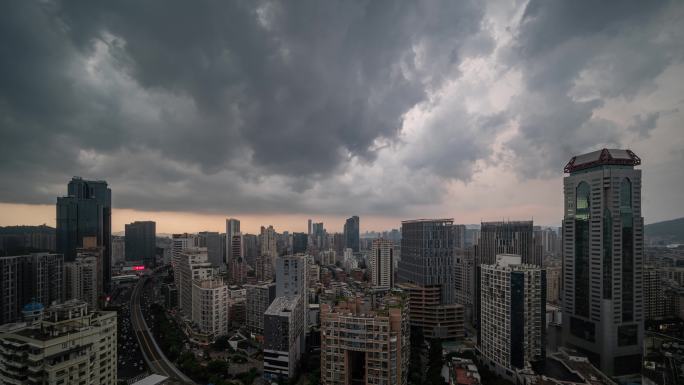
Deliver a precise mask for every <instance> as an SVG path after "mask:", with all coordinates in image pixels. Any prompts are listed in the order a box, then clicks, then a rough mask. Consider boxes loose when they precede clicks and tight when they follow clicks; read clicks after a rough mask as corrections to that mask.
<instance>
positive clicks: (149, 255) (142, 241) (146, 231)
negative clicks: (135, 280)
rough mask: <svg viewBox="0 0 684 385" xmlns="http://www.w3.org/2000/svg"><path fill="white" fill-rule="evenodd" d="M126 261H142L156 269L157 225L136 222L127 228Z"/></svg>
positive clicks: (148, 266) (150, 222) (148, 222)
mask: <svg viewBox="0 0 684 385" xmlns="http://www.w3.org/2000/svg"><path fill="white" fill-rule="evenodd" d="M125 232H126V244H125V247H126V260H127V261H141V262H142V263H143V264H144V265H145V267H147V268H154V267H155V266H156V256H157V224H156V223H155V222H153V221H136V222H133V223H129V224H127V225H126V227H125Z"/></svg>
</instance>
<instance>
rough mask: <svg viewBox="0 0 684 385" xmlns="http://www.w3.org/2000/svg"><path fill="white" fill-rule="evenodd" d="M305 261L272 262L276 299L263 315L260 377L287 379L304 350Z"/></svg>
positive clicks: (292, 257)
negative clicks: (262, 361)
mask: <svg viewBox="0 0 684 385" xmlns="http://www.w3.org/2000/svg"><path fill="white" fill-rule="evenodd" d="M308 266H309V265H308V258H307V257H306V256H305V255H301V254H300V255H285V256H281V257H278V258H277V259H276V299H275V300H274V301H273V302H272V303H271V305H270V306H269V307H268V309H267V310H266V313H265V315H264V377H265V378H267V379H275V378H277V377H283V378H289V377H291V376H292V375H293V369H294V368H295V367H296V366H297V364H298V363H299V359H300V358H301V354H302V352H303V351H304V342H305V340H306V338H305V331H306V324H307V322H306V319H307V314H308V310H309V294H308V284H307V281H308V277H309V267H308Z"/></svg>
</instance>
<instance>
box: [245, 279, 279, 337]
mask: <svg viewBox="0 0 684 385" xmlns="http://www.w3.org/2000/svg"><path fill="white" fill-rule="evenodd" d="M245 289H246V290H247V295H246V297H247V298H246V304H245V319H246V326H247V329H248V330H249V331H250V332H251V333H254V334H256V335H263V334H264V313H265V312H266V309H268V307H269V306H270V305H271V303H272V302H273V300H274V299H275V298H276V285H275V283H270V282H269V283H261V284H257V285H245Z"/></svg>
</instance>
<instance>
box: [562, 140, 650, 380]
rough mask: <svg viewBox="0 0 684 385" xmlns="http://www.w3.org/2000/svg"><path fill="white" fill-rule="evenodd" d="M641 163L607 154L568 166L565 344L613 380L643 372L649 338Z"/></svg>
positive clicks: (631, 156)
mask: <svg viewBox="0 0 684 385" xmlns="http://www.w3.org/2000/svg"><path fill="white" fill-rule="evenodd" d="M639 164H641V160H640V159H639V158H638V157H637V156H636V155H635V154H634V153H633V152H631V151H629V150H609V149H603V150H599V151H595V152H592V153H588V154H584V155H579V156H576V157H573V158H572V159H571V160H570V162H569V163H568V165H567V166H566V167H565V172H566V173H567V174H568V175H567V176H566V177H565V179H564V192H565V200H564V206H565V209H564V210H565V216H564V219H563V307H564V309H563V313H564V314H563V340H564V341H565V344H566V345H568V346H569V347H571V348H574V349H577V350H579V351H580V352H583V353H584V354H586V355H587V356H588V357H589V359H590V360H591V361H592V363H593V364H594V365H595V366H597V367H599V368H600V369H601V371H603V372H604V373H606V374H608V375H611V376H613V375H614V376H621V375H629V374H633V373H638V372H639V370H640V368H641V354H642V340H643V333H644V331H643V312H644V304H643V282H642V280H643V276H642V269H643V223H644V220H643V217H642V216H641V170H638V169H635V168H634V166H637V165H639Z"/></svg>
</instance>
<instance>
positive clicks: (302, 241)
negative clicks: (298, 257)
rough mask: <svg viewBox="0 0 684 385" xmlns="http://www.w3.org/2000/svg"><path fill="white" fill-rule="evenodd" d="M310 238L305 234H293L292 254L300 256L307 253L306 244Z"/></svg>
mask: <svg viewBox="0 0 684 385" xmlns="http://www.w3.org/2000/svg"><path fill="white" fill-rule="evenodd" d="M307 238H308V236H307V235H306V234H304V233H293V234H292V254H299V253H305V252H306V243H307V241H308V239H307Z"/></svg>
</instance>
